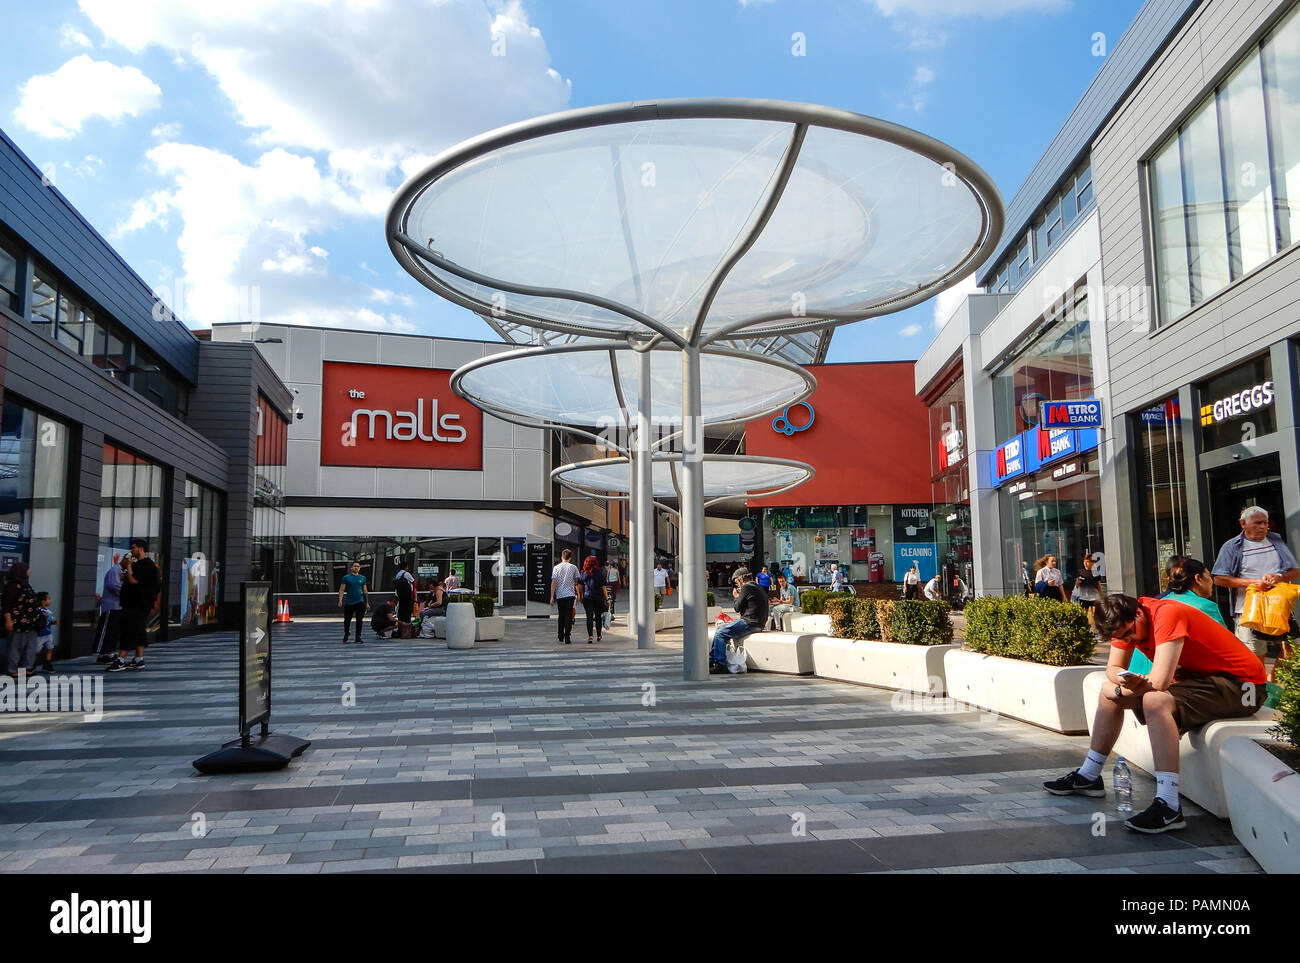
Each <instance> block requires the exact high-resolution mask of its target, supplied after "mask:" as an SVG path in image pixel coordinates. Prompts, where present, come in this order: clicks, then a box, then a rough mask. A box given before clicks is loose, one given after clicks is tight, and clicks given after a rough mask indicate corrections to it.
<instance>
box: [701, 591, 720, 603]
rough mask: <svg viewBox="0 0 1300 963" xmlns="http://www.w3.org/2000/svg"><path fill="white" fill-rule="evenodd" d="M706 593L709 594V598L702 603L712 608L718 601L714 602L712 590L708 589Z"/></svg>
mask: <svg viewBox="0 0 1300 963" xmlns="http://www.w3.org/2000/svg"><path fill="white" fill-rule="evenodd" d="M707 594H708V596H709V600H708V601H707V602H705V603H704V604H705V605H707V606H708V607H709V608H713V606H715V605H717V604H718V603H717V602H715V601H714V599H713V590H712V589H710V590H709V591H708V593H707Z"/></svg>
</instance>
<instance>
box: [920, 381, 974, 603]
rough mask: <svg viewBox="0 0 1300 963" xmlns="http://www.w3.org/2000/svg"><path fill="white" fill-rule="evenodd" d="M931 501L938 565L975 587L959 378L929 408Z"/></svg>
mask: <svg viewBox="0 0 1300 963" xmlns="http://www.w3.org/2000/svg"><path fill="white" fill-rule="evenodd" d="M929 416H930V497H931V501H932V502H933V503H934V522H935V538H936V542H937V546H938V563H939V564H940V565H944V564H947V565H950V566H953V567H955V569H956V572H957V574H958V575H960V576H961V578H962V579H963V580H964V581H965V582H966V584H967V585H973V584H974V581H973V579H974V571H973V567H974V565H973V563H974V550H973V543H972V538H971V515H970V475H969V471H968V464H967V455H968V454H969V453H968V452H967V448H966V437H967V436H966V382H965V378H964V377H963V376H960V375H959V376H958V377H957V378H956V379H954V380H953V382H952V383H951V384H950V385H949V386H948V387H947V388H946V389H945V390H944V391H943V392H942V393H941V394H940V395H939V397H938V398H937V399H936V400H935V401H934V402H933V403H932V404H931V405H930V409H929Z"/></svg>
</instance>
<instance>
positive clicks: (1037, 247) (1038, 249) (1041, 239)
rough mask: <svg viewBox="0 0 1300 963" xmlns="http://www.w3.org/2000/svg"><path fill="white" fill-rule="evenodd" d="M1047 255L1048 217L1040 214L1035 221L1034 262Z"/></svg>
mask: <svg viewBox="0 0 1300 963" xmlns="http://www.w3.org/2000/svg"><path fill="white" fill-rule="evenodd" d="M1046 256H1047V218H1046V217H1043V216H1041V215H1040V216H1039V217H1038V219H1037V220H1036V221H1034V262H1035V263H1037V262H1039V261H1041V260H1042V259H1043V258H1045V257H1046Z"/></svg>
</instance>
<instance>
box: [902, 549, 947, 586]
mask: <svg viewBox="0 0 1300 963" xmlns="http://www.w3.org/2000/svg"><path fill="white" fill-rule="evenodd" d="M913 562H915V563H916V567H917V569H918V570H919V571H920V573H921V584H922V585H924V584H925V583H926V582H928V581H930V579H932V578H934V577H935V575H936V574H938V572H939V547H938V546H937V545H936V544H935V543H934V542H895V543H894V581H895V582H901V581H903V576H904V575H906V574H907V570H908V569H909V568H911V567H912V563H913Z"/></svg>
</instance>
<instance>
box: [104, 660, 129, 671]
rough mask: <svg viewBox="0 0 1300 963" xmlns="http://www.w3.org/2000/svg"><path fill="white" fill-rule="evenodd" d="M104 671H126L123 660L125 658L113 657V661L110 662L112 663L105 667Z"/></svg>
mask: <svg viewBox="0 0 1300 963" xmlns="http://www.w3.org/2000/svg"><path fill="white" fill-rule="evenodd" d="M104 671H105V672H125V671H126V660H125V659H114V660H113V662H112V664H111V665H109V667H108V668H107V669H105V670H104Z"/></svg>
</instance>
